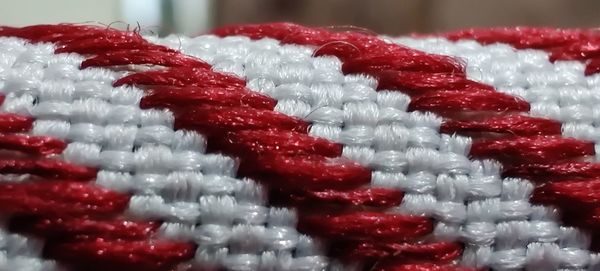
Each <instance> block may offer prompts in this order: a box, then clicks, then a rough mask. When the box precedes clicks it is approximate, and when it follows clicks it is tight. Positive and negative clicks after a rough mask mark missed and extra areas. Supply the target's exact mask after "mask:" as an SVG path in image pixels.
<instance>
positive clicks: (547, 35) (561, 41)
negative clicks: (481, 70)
mask: <svg viewBox="0 0 600 271" xmlns="http://www.w3.org/2000/svg"><path fill="white" fill-rule="evenodd" d="M443 35H444V36H445V37H447V38H448V39H450V40H454V41H456V40H460V39H474V40H476V41H478V42H480V43H483V44H492V43H498V42H501V43H507V44H510V45H512V46H514V47H515V48H517V49H525V48H535V49H545V48H555V47H558V46H562V45H565V44H569V43H571V42H574V41H578V40H582V39H586V38H590V37H593V36H594V33H593V32H591V31H588V30H580V29H556V28H543V27H523V26H519V27H498V28H472V29H466V30H461V31H457V32H450V33H446V34H443Z"/></svg>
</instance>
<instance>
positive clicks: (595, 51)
mask: <svg viewBox="0 0 600 271" xmlns="http://www.w3.org/2000/svg"><path fill="white" fill-rule="evenodd" d="M599 38H600V37H599ZM599 56H600V41H598V40H596V41H591V40H584V41H579V42H574V43H571V44H569V45H567V46H562V47H558V48H556V49H553V50H551V51H550V57H549V59H550V61H551V62H554V61H556V60H585V59H590V58H594V57H599Z"/></svg>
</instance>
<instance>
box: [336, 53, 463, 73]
mask: <svg viewBox="0 0 600 271" xmlns="http://www.w3.org/2000/svg"><path fill="white" fill-rule="evenodd" d="M389 70H391V71H413V72H425V73H455V74H464V67H463V64H461V63H459V62H457V61H455V60H454V59H452V58H451V57H447V56H441V55H431V54H420V55H414V54H412V53H410V52H409V53H406V52H404V51H400V52H399V53H395V54H386V55H381V54H368V55H362V56H360V57H355V58H352V59H348V60H346V61H345V62H344V64H343V65H342V71H343V72H344V74H350V73H369V74H370V73H375V74H376V73H379V72H381V71H389Z"/></svg>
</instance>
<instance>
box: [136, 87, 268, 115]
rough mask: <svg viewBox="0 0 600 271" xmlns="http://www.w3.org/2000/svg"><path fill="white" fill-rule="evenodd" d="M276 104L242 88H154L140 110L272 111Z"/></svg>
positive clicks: (145, 98) (143, 101)
mask: <svg viewBox="0 0 600 271" xmlns="http://www.w3.org/2000/svg"><path fill="white" fill-rule="evenodd" d="M276 104H277V102H276V101H275V100H273V99H272V98H270V97H267V96H265V95H262V94H260V93H257V92H254V91H249V90H247V89H242V88H240V90H232V89H226V88H214V87H203V88H201V87H185V88H182V87H156V88H152V89H150V90H149V91H147V94H146V95H145V96H144V97H143V98H142V101H141V102H140V108H142V109H148V108H169V109H177V108H181V107H185V106H190V105H218V106H233V107H237V106H247V107H252V108H257V109H267V110H273V109H274V108H275V105H276Z"/></svg>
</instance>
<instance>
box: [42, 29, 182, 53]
mask: <svg viewBox="0 0 600 271" xmlns="http://www.w3.org/2000/svg"><path fill="white" fill-rule="evenodd" d="M124 49H128V50H155V51H167V52H172V51H173V50H172V49H169V48H167V47H165V46H161V45H155V44H152V43H149V42H147V41H146V40H144V38H142V37H141V36H140V35H139V34H135V33H132V34H131V35H101V36H91V37H87V38H83V39H77V40H73V41H70V42H65V43H59V46H58V47H57V48H56V50H54V52H55V53H57V54H60V53H78V54H84V55H85V54H100V53H105V52H110V51H118V50H124Z"/></svg>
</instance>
